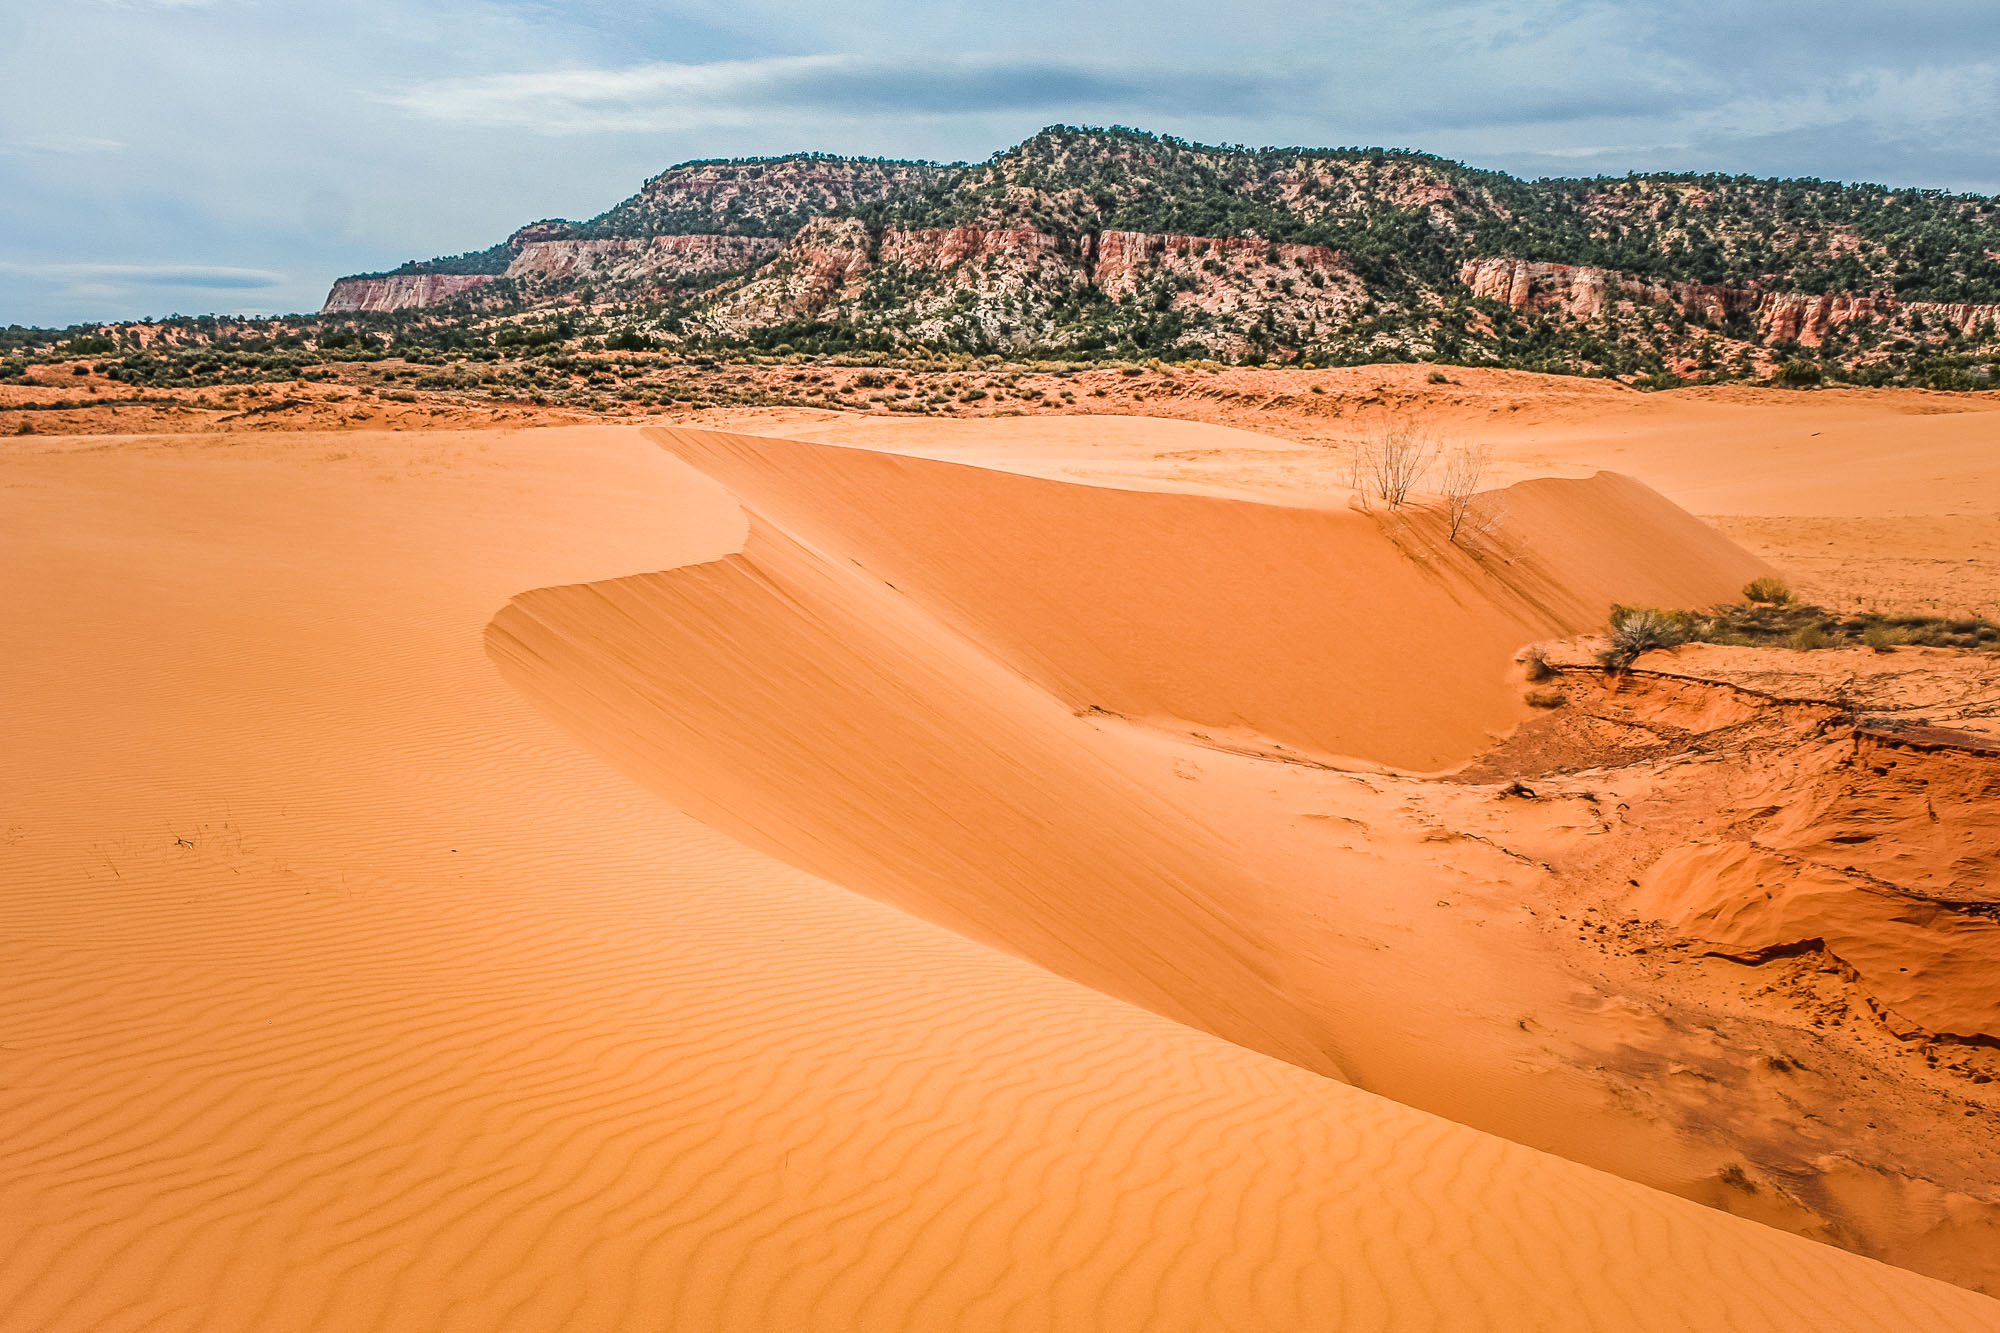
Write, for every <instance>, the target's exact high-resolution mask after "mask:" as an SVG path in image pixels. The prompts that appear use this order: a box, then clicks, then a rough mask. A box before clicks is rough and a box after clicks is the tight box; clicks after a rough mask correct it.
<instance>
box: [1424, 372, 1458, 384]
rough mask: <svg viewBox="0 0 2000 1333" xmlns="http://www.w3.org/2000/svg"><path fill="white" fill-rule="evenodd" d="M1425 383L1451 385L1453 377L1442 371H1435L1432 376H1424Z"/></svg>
mask: <svg viewBox="0 0 2000 1333" xmlns="http://www.w3.org/2000/svg"><path fill="white" fill-rule="evenodd" d="M1424 383H1426V384H1449V383H1451V376H1449V375H1447V374H1445V373H1444V372H1443V371H1442V370H1433V371H1432V372H1431V373H1430V374H1428V375H1426V376H1424Z"/></svg>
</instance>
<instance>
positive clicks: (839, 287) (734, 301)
mask: <svg viewBox="0 0 2000 1333" xmlns="http://www.w3.org/2000/svg"><path fill="white" fill-rule="evenodd" d="M874 253H875V242H874V238H873V237H872V236H871V235H870V234H869V232H868V229H867V228H866V227H865V226H863V225H862V224H861V223H860V222H858V221H856V220H855V219H853V218H827V217H820V218H814V219H813V220H812V221H811V222H808V223H806V225H805V226H804V227H802V228H800V229H799V234H798V235H796V236H794V237H793V238H792V239H791V241H790V242H789V243H788V244H787V245H786V246H785V247H784V250H783V251H782V252H781V253H780V254H779V256H778V257H777V258H776V259H774V260H772V261H771V262H770V263H769V264H767V265H766V266H765V267H764V268H763V269H762V270H760V271H759V272H758V273H757V274H756V275H755V276H753V277H752V278H751V279H750V280H749V281H748V282H746V283H745V284H744V285H742V286H741V287H739V288H737V289H736V290H734V291H732V292H729V293H727V294H726V295H724V296H723V297H722V298H721V299H720V300H719V301H718V302H717V303H716V304H715V305H714V306H712V307H711V308H710V309H709V310H708V311H707V312H706V317H705V319H704V321H703V322H704V323H705V324H706V325H707V326H708V327H710V328H712V329H715V330H716V331H718V332H727V333H738V332H741V331H743V330H745V329H749V328H754V327H756V326H758V325H760V324H776V323H783V322H785V321H787V320H794V319H810V318H812V317H813V316H814V315H817V314H819V313H820V312H821V311H822V310H824V309H826V308H827V307H828V306H829V305H832V304H833V303H834V302H836V301H838V300H841V299H844V298H846V297H850V296H852V295H854V294H855V292H856V291H858V290H859V284H860V281H861V277H862V275H863V274H864V273H866V272H867V271H868V270H869V268H870V267H871V266H872V265H873V263H874Z"/></svg>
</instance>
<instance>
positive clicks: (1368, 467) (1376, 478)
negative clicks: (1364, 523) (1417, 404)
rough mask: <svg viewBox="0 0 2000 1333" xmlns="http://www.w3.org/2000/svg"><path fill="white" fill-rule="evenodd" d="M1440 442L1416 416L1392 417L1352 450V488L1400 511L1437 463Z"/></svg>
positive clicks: (1436, 434)
mask: <svg viewBox="0 0 2000 1333" xmlns="http://www.w3.org/2000/svg"><path fill="white" fill-rule="evenodd" d="M1443 443H1444V442H1443V440H1442V439H1440V438H1439V436H1438V433H1437V431H1436V430H1435V429H1433V428H1432V427H1429V426H1426V425H1424V424H1422V423H1421V422H1419V421H1418V420H1417V419H1416V418H1415V417H1413V416H1407V415H1405V416H1395V417H1391V418H1390V419H1389V421H1388V422H1387V424H1385V425H1384V426H1383V427H1382V429H1381V430H1380V431H1379V432H1377V434H1376V435H1375V436H1374V437H1373V438H1372V439H1369V440H1367V441H1364V442H1363V443H1361V444H1359V445H1357V446H1356V447H1355V451H1354V454H1353V456H1352V457H1351V459H1350V460H1349V462H1350V474H1349V475H1350V477H1351V478H1352V480H1353V482H1354V483H1355V485H1354V489H1355V490H1356V491H1358V492H1359V493H1360V494H1361V495H1363V496H1364V497H1366V496H1367V495H1368V494H1370V493H1371V492H1372V493H1373V494H1374V496H1375V498H1376V499H1378V500H1380V501H1381V502H1382V503H1383V505H1384V506H1386V507H1387V508H1390V509H1400V508H1401V507H1402V506H1403V505H1405V504H1406V503H1408V502H1409V499H1410V494H1411V492H1413V491H1415V490H1416V489H1417V487H1418V485H1419V484H1420V483H1421V482H1422V481H1423V479H1424V477H1425V476H1426V475H1427V474H1428V473H1429V472H1430V470H1431V466H1432V465H1433V464H1434V463H1436V462H1437V458H1438V454H1439V453H1440V452H1442V449H1443ZM1363 502H1364V503H1366V501H1365V499H1364V501H1363Z"/></svg>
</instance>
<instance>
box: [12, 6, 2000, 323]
mask: <svg viewBox="0 0 2000 1333" xmlns="http://www.w3.org/2000/svg"><path fill="white" fill-rule="evenodd" d="M1056 123H1066V124H1081V125H1112V124H1122V125H1132V126H1137V127H1139V128H1142V129H1149V130H1156V131H1159V132H1161V133H1167V134H1174V135H1178V136H1181V137H1183V138H1189V139H1194V140H1197V141H1200V142H1206V143H1244V144H1285V145H1305V146H1313V147H1335V146H1359V145H1366V146H1386V147H1399V148H1417V149H1422V150H1425V151H1427V152H1433V153H1438V154H1441V155H1443V156H1446V157H1451V158H1456V159H1458V160H1461V161H1465V162H1469V163H1472V164H1473V165H1476V166H1481V167H1492V168H1498V169H1501V170H1505V171H1511V172H1514V173H1516V174H1518V175H1523V176H1545V175H1564V176H1569V175H1595V174H1600V173H1609V174H1622V173H1624V172H1627V171H1635V170H1636V171H1653V170H1700V171H1709V170H1714V171H1728V172H1748V173H1752V174H1756V175H1778V176H1820V177H1827V178H1833V179H1843V180H1866V181H1875V182H1880V183H1884V184H1890V185H1898V186H1904V185H1911V186H1920V187H1926V188H1944V189H1954V190H1969V191H1975V192H1978V193H1982V194H1992V193H2000V3H1996V0H1904V3H1900V4H1898V3H1841V2H1840V0H1681V2H1680V3H1677V4H1671V5H1669V4H1664V3H1658V2H1657V0H1653V2H1649V3H1641V2H1640V0H1319V2H1318V3H1280V2H1278V0H1268V2H1265V3H1259V2H1257V0H1236V3H1232V4H1223V3H1216V2H1215V0H1206V2H1205V3H1201V4H1188V3H1182V2H1181V0H1146V3H1129V2H1128V0H1094V2H1093V3H1087V4H1079V3H1076V2H1075V0H1064V2H1063V3H1056V2H1054V0H1022V2H1021V3H1016V4H1013V5H1009V6H1004V7H1002V6H992V5H985V6H972V5H960V4H953V3H949V0H925V2H923V3H915V2H913V0H819V2H818V3H814V4H810V5H804V4H781V3H773V2H772V0H729V2H728V3H724V2H723V0H682V2H680V3H629V4H616V3H610V2H609V0H488V2H486V3H474V2H473V0H0V325H6V324H13V323H18V324H37V325H53V326H62V325H68V324H71V323H75V322H85V321H98V320H110V319H129V318H141V317H145V316H164V315H167V314H172V313H184V314H195V313H209V312H215V313H243V314H274V313H287V312H293V311H306V310H316V309H318V307H319V305H320V302H321V301H322V300H323V299H324V297H325V294H326V289H327V287H328V286H329V285H330V284H331V283H332V281H333V279H334V278H336V277H338V276H340V275H342V274H345V273H352V272H360V271H369V270H376V269H382V268H387V267H393V266H394V265H396V264H398V263H401V262H402V261H404V260H406V259H413V258H428V257H430V256H433V255H439V254H456V253H460V252H463V251H467V250H476V249H483V248H485V247H486V246H488V245H491V244H493V243H494V242H495V241H498V240H500V239H502V238H504V237H505V236H506V235H507V234H508V233H509V232H511V231H512V230H513V229H514V228H516V227H517V226H520V225H521V224H523V223H526V222H530V221H534V220H536V219H539V218H544V217H569V218H584V217H589V216H591V215H594V214H596V213H599V212H602V211H603V210H604V209H606V208H608V207H610V206H611V205H612V204H615V203H617V202H618V201H619V200H620V199H622V198H624V197H626V196H627V195H630V194H631V193H632V192H633V191H634V190H635V189H636V188H637V187H638V185H639V183H640V182H641V181H642V180H644V179H645V178H646V177H648V176H651V175H653V174H655V173H657V172H659V171H661V170H663V169H665V168H666V167H668V166H671V165H673V164H674V163H677V162H681V161H685V160H687V159H690V158H701V157H730V156H741V155H768V154H778V153H787V152H796V151H804V150H818V151H823V152H834V153H843V154H865V155H874V156H890V157H919V158H928V159H934V160H944V161H961V160H978V159H982V158H985V157H987V156H989V155H990V154H992V153H994V152H996V151H998V150H1000V149H1002V148H1005V147H1007V146H1009V145H1011V144H1014V143H1017V142H1019V141H1020V140H1021V139H1023V138H1026V137H1027V136H1028V135H1030V134H1032V133H1034V132H1035V131H1036V130H1037V129H1040V128H1041V127H1043V126H1045V125H1050V124H1056Z"/></svg>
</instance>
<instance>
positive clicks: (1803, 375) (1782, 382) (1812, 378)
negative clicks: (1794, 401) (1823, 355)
mask: <svg viewBox="0 0 2000 1333" xmlns="http://www.w3.org/2000/svg"><path fill="white" fill-rule="evenodd" d="M1822 378H1824V376H1823V373H1822V372H1821V370H1820V368H1819V367H1818V366H1816V365H1814V364H1813V363H1812V362H1810V361H1787V362H1785V364H1784V365H1782V366H1779V367H1778V369H1777V371H1776V373H1774V374H1773V375H1772V376H1771V382H1772V383H1773V384H1775V385H1777V386H1778V387H1780V388H1784V389H1810V388H1812V387H1813V386H1814V385H1815V384H1818V383H1819V382H1820V380H1821V379H1822Z"/></svg>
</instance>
